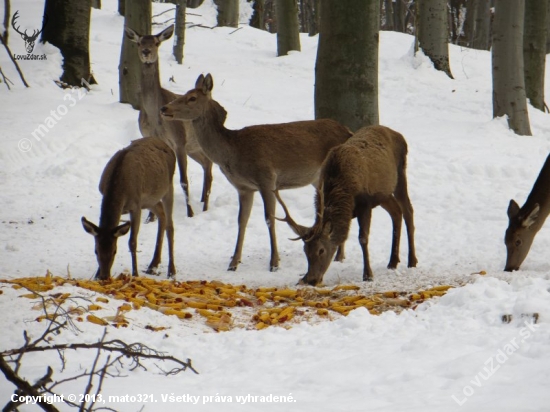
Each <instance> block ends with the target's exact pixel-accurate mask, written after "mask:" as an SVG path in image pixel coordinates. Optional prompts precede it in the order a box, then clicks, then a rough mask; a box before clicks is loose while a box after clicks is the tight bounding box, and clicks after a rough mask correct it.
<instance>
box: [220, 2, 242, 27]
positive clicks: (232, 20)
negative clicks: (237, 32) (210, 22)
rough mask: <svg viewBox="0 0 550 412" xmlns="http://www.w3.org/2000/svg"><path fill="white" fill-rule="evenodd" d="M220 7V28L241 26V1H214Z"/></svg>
mask: <svg viewBox="0 0 550 412" xmlns="http://www.w3.org/2000/svg"><path fill="white" fill-rule="evenodd" d="M214 3H215V4H216V6H218V26H229V27H237V25H238V24H239V0H214Z"/></svg>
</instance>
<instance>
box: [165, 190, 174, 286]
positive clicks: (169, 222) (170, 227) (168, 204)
mask: <svg viewBox="0 0 550 412" xmlns="http://www.w3.org/2000/svg"><path fill="white" fill-rule="evenodd" d="M162 206H163V207H164V212H165V214H166V238H167V239H168V278H173V277H175V276H176V265H175V264H174V221H173V219H172V211H173V209H174V187H173V186H172V185H170V188H169V189H168V193H167V194H166V195H165V196H164V197H163V198H162Z"/></svg>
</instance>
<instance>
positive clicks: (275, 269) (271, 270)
mask: <svg viewBox="0 0 550 412" xmlns="http://www.w3.org/2000/svg"><path fill="white" fill-rule="evenodd" d="M278 270H279V266H271V267H270V268H269V271H270V272H277V271H278Z"/></svg>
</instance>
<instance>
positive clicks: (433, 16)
mask: <svg viewBox="0 0 550 412" xmlns="http://www.w3.org/2000/svg"><path fill="white" fill-rule="evenodd" d="M417 10H418V13H417V16H418V17H417V18H418V22H417V26H416V27H417V38H418V45H419V47H420V48H421V49H422V51H423V52H424V54H425V55H426V56H428V57H429V58H430V60H431V61H432V62H433V64H434V67H435V68H436V69H437V70H441V71H443V72H445V73H446V74H447V76H449V77H450V78H451V79H452V78H453V75H452V73H451V66H450V65H449V41H448V36H449V29H448V26H449V23H448V18H447V1H446V0H418V5H417Z"/></svg>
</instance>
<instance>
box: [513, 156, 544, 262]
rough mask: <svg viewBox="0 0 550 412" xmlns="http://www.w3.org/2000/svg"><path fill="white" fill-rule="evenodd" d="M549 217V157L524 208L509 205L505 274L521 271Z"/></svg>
mask: <svg viewBox="0 0 550 412" xmlns="http://www.w3.org/2000/svg"><path fill="white" fill-rule="evenodd" d="M549 213H550V155H548V157H547V158H546V162H544V165H543V166H542V169H541V171H540V173H539V176H538V177H537V180H536V181H535V184H534V185H533V189H531V193H529V196H528V197H527V200H526V201H525V204H524V205H523V206H522V207H521V208H520V207H519V205H518V204H517V203H516V202H515V201H514V200H513V199H512V200H510V204H509V205H508V229H506V234H505V236H504V243H505V244H506V266H505V267H504V270H505V271H507V272H511V271H513V270H518V269H519V267H520V265H521V264H522V263H523V261H524V260H525V258H526V257H527V254H528V253H529V249H530V248H531V244H532V243H533V240H534V239H535V235H536V234H537V232H538V231H539V230H540V228H541V227H542V225H544V221H545V220H546V218H547V217H548V214H549Z"/></svg>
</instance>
